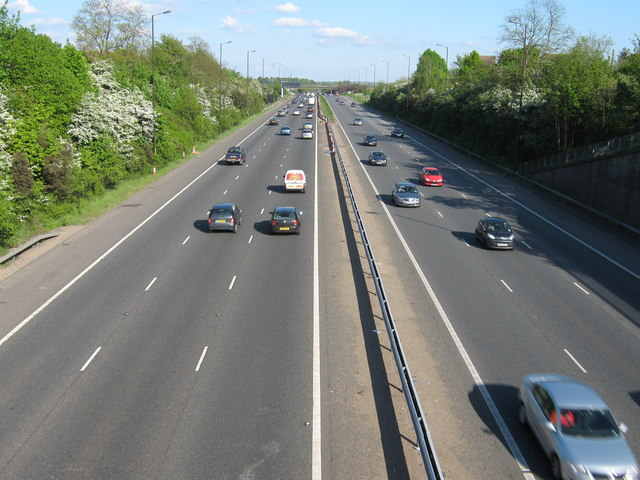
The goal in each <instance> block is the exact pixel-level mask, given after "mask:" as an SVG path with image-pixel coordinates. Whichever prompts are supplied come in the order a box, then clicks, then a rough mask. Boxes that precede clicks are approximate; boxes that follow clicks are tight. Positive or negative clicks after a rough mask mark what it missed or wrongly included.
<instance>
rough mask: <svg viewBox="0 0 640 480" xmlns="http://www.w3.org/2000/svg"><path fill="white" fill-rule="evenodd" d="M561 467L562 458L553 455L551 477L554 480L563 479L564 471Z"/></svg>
mask: <svg viewBox="0 0 640 480" xmlns="http://www.w3.org/2000/svg"><path fill="white" fill-rule="evenodd" d="M561 468H562V467H560V459H559V458H558V456H557V455H555V454H554V455H553V457H551V478H552V479H553V480H562V471H561Z"/></svg>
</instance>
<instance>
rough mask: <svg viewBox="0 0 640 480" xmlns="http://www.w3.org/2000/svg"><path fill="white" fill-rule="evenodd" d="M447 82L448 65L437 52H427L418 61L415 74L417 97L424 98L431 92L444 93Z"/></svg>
mask: <svg viewBox="0 0 640 480" xmlns="http://www.w3.org/2000/svg"><path fill="white" fill-rule="evenodd" d="M446 81H447V64H446V62H445V60H444V58H442V57H441V56H440V55H438V53H437V52H435V51H433V50H431V49H430V48H429V49H427V50H425V51H424V53H423V54H422V55H420V59H419V60H418V67H417V68H416V71H415V73H414V74H413V91H414V94H415V95H416V96H417V97H422V96H424V95H425V94H426V93H427V92H428V91H429V90H434V91H442V90H443V89H444V88H445V85H446Z"/></svg>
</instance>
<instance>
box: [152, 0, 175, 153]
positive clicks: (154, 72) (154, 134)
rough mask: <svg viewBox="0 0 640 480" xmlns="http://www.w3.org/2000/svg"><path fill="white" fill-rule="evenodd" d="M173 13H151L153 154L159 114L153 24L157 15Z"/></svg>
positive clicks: (168, 11)
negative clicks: (157, 109)
mask: <svg viewBox="0 0 640 480" xmlns="http://www.w3.org/2000/svg"><path fill="white" fill-rule="evenodd" d="M166 13H171V10H165V11H164V12H160V13H154V14H153V15H151V91H152V93H151V103H152V104H153V154H154V155H155V154H156V143H157V138H156V121H157V119H158V116H157V115H156V56H155V29H154V24H153V17H155V16H156V15H164V14H166Z"/></svg>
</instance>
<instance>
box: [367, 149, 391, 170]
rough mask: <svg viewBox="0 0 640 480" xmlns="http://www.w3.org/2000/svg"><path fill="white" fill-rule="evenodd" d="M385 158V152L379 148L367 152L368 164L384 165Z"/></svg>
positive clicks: (385, 164)
mask: <svg viewBox="0 0 640 480" xmlns="http://www.w3.org/2000/svg"><path fill="white" fill-rule="evenodd" d="M387 160H388V157H387V154H386V153H384V152H382V151H380V150H374V151H373V152H371V153H370V154H369V165H380V166H382V167H386V166H387Z"/></svg>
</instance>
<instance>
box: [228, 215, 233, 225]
mask: <svg viewBox="0 0 640 480" xmlns="http://www.w3.org/2000/svg"><path fill="white" fill-rule="evenodd" d="M229 223H230V224H231V225H233V217H231V219H230V220H229Z"/></svg>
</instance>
